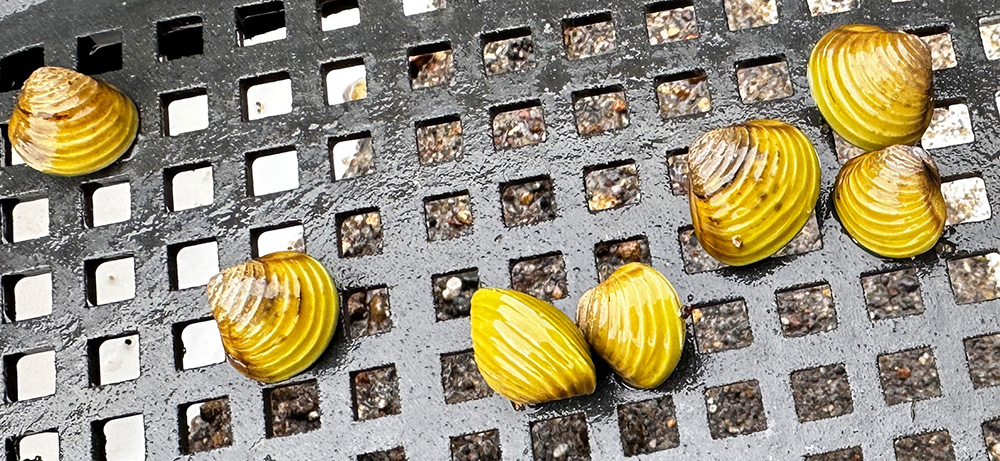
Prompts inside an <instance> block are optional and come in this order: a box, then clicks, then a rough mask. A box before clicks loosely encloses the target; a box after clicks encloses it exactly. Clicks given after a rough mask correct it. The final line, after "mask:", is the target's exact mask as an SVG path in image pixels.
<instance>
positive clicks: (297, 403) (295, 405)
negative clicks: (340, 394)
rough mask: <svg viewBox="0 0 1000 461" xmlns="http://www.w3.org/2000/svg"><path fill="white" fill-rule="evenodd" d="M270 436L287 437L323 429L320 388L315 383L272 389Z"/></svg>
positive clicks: (269, 414)
mask: <svg viewBox="0 0 1000 461" xmlns="http://www.w3.org/2000/svg"><path fill="white" fill-rule="evenodd" d="M266 401H267V402H270V411H269V413H268V417H269V418H270V421H269V424H268V436H271V437H284V436H286V435H293V434H302V433H305V432H309V431H314V430H316V429H319V428H320V425H321V424H320V411H319V386H318V385H317V384H316V381H315V380H313V381H309V382H305V383H300V384H291V385H287V386H281V387H276V388H274V389H271V390H270V391H269V392H268V394H267V399H266Z"/></svg>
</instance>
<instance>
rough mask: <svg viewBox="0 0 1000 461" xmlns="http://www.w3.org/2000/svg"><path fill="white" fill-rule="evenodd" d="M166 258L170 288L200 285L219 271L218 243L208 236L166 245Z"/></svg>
mask: <svg viewBox="0 0 1000 461" xmlns="http://www.w3.org/2000/svg"><path fill="white" fill-rule="evenodd" d="M167 260H168V261H169V269H170V287H171V288H172V289H174V290H186V289H188V288H195V287H202V286H205V285H206V284H208V280H209V279H211V278H212V277H213V276H214V275H215V274H218V273H219V243H218V242H217V241H216V240H215V239H214V238H209V239H202V240H195V241H191V242H184V243H175V244H173V245H168V246H167Z"/></svg>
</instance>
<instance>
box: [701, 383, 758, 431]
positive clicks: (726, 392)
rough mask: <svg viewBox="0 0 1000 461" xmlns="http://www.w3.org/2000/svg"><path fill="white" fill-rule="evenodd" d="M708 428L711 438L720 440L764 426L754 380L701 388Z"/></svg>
mask: <svg viewBox="0 0 1000 461" xmlns="http://www.w3.org/2000/svg"><path fill="white" fill-rule="evenodd" d="M705 407H706V408H707V409H708V429H709V431H710V432H711V433H712V438H713V439H724V438H727V437H736V436H738V435H747V434H752V433H754V432H760V431H763V430H765V429H767V415H765V413H764V401H763V400H762V399H761V396H760V385H759V384H758V383H757V380H751V381H741V382H738V383H733V384H729V385H726V386H718V387H710V388H708V389H705Z"/></svg>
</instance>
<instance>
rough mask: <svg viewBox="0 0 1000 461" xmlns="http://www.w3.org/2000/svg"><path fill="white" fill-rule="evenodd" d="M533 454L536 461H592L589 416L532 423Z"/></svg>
mask: <svg viewBox="0 0 1000 461" xmlns="http://www.w3.org/2000/svg"><path fill="white" fill-rule="evenodd" d="M529 427H530V428H531V452H532V454H534V457H535V459H536V460H549V459H560V458H561V459H573V460H589V459H590V436H589V434H588V433H587V415H585V414H583V413H582V412H581V413H574V414H571V415H566V416H560V417H558V418H551V419H543V420H541V421H534V422H532V423H531V424H530V425H529Z"/></svg>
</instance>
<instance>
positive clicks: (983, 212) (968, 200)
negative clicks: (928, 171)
mask: <svg viewBox="0 0 1000 461" xmlns="http://www.w3.org/2000/svg"><path fill="white" fill-rule="evenodd" d="M941 194H942V195H943V196H944V204H945V206H947V221H946V222H945V224H946V225H948V226H954V225H957V224H964V223H974V222H981V221H986V220H987V219H990V218H991V217H993V207H992V206H991V205H990V198H989V196H988V195H987V193H986V181H984V180H983V178H981V177H979V176H970V177H964V178H961V177H960V178H954V179H950V180H945V181H944V182H942V183H941Z"/></svg>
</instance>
